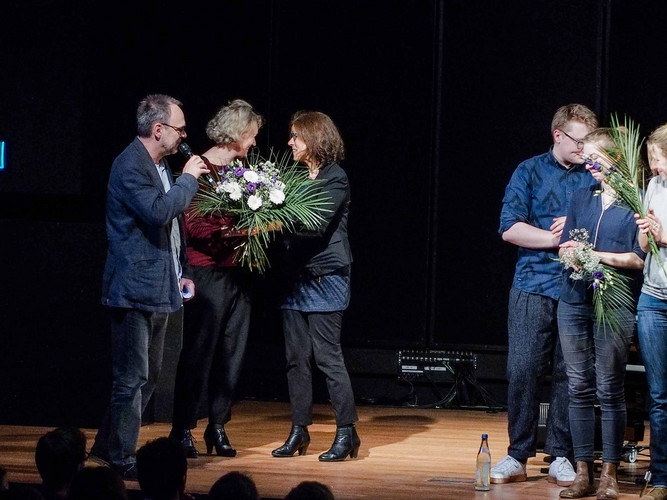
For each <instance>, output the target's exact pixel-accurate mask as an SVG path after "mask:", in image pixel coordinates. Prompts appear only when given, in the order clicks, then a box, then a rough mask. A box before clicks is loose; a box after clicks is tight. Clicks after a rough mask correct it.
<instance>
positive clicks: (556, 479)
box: [547, 457, 577, 486]
mask: <svg viewBox="0 0 667 500" xmlns="http://www.w3.org/2000/svg"><path fill="white" fill-rule="evenodd" d="M576 476H577V473H576V472H575V471H574V469H573V468H572V464H571V463H570V461H569V460H568V459H567V458H565V457H556V458H555V459H554V461H553V462H551V465H550V466H549V475H548V476H547V481H549V482H550V483H556V484H557V485H558V486H570V485H571V484H572V483H573V482H574V478H575V477H576Z"/></svg>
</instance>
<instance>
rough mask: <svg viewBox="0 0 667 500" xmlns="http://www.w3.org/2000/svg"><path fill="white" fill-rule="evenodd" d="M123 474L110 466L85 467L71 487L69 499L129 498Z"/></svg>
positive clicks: (124, 499) (111, 499)
mask: <svg viewBox="0 0 667 500" xmlns="http://www.w3.org/2000/svg"><path fill="white" fill-rule="evenodd" d="M127 498H128V495H127V490H126V489H125V482H124V481H123V478H122V477H121V475H120V474H119V473H118V472H116V471H115V470H113V469H110V468H109V467H84V468H83V469H81V470H80V471H79V472H78V473H77V474H76V476H74V479H73V480H72V484H71V486H70V488H69V496H68V497H67V500H127Z"/></svg>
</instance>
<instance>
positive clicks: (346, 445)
mask: <svg viewBox="0 0 667 500" xmlns="http://www.w3.org/2000/svg"><path fill="white" fill-rule="evenodd" d="M359 446H361V439H359V436H358V435H357V430H356V429H355V428H354V425H351V426H348V427H338V428H337V429H336V437H335V438H334V442H333V444H332V445H331V448H329V450H328V451H325V452H324V453H322V454H321V455H320V462H341V461H343V460H345V459H346V458H347V456H348V455H350V458H357V455H358V454H359Z"/></svg>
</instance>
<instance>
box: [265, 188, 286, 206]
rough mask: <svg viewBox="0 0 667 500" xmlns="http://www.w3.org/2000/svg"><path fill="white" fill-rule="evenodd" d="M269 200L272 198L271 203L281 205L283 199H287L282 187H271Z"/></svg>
mask: <svg viewBox="0 0 667 500" xmlns="http://www.w3.org/2000/svg"><path fill="white" fill-rule="evenodd" d="M269 200H271V203H275V204H276V205H280V204H282V202H283V201H285V193H283V192H282V191H281V190H280V189H271V190H270V191H269Z"/></svg>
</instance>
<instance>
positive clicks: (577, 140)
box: [559, 129, 584, 149]
mask: <svg viewBox="0 0 667 500" xmlns="http://www.w3.org/2000/svg"><path fill="white" fill-rule="evenodd" d="M559 130H560V131H561V132H563V133H564V134H565V135H566V136H568V137H569V138H570V139H572V140H573V141H574V142H575V143H576V144H577V149H584V141H582V140H580V139H575V138H574V137H572V136H571V135H570V134H568V133H567V132H565V130H562V129H559Z"/></svg>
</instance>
